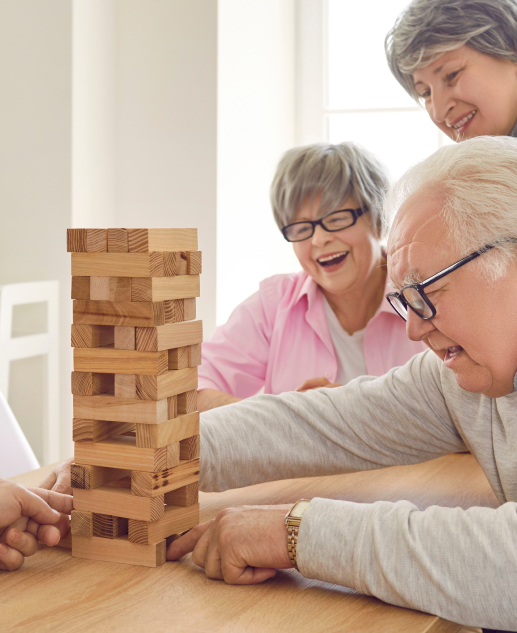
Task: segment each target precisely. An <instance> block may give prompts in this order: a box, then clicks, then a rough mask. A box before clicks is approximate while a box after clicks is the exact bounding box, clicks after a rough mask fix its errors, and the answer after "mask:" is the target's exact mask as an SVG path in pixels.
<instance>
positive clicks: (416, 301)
mask: <svg viewBox="0 0 517 633" xmlns="http://www.w3.org/2000/svg"><path fill="white" fill-rule="evenodd" d="M507 241H508V242H517V238H513V237H510V238H508V240H507ZM495 246H496V244H487V246H483V248H481V249H479V251H476V252H474V253H471V254H470V255H467V256H466V257H464V258H463V259H460V260H459V261H458V262H456V263H455V264H451V266H447V268H444V269H443V270H441V271H440V272H439V273H436V274H435V275H433V276H432V277H429V278H428V279H425V280H424V281H421V282H420V283H418V284H408V285H407V286H404V287H403V288H401V289H400V290H399V292H390V293H389V294H387V295H386V299H387V300H388V301H389V303H390V305H391V307H392V308H393V309H394V310H395V312H396V313H397V314H398V315H399V316H400V317H402V318H403V319H404V321H407V315H408V308H411V310H413V312H414V313H415V314H417V315H418V316H419V317H420V318H421V319H424V321H428V320H429V319H432V318H434V317H435V316H436V308H435V307H434V305H433V304H432V303H431V301H430V300H429V297H428V296H427V295H426V294H425V292H424V288H426V287H427V286H430V285H431V284H433V283H434V282H435V281H438V280H439V279H442V278H443V277H445V276H446V275H448V274H449V273H452V272H454V271H455V270H458V268H461V266H464V265H465V264H468V263H469V262H471V261H472V260H473V259H476V257H479V256H480V255H483V253H486V252H488V251H489V250H490V249H492V248H494V247H495ZM497 246H498V244H497Z"/></svg>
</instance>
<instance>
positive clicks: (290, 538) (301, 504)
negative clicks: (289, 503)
mask: <svg viewBox="0 0 517 633" xmlns="http://www.w3.org/2000/svg"><path fill="white" fill-rule="evenodd" d="M310 502H311V501H310V499H300V500H299V501H297V502H296V503H295V504H294V506H293V507H292V508H291V509H290V510H289V512H288V513H287V514H286V515H285V527H286V528H287V553H288V555H289V560H290V561H291V563H292V564H293V566H294V568H295V569H296V571H300V570H299V569H298V563H297V562H296V545H297V542H298V531H299V529H300V524H301V522H302V516H303V513H304V512H305V510H306V509H307V506H308V505H309V503H310Z"/></svg>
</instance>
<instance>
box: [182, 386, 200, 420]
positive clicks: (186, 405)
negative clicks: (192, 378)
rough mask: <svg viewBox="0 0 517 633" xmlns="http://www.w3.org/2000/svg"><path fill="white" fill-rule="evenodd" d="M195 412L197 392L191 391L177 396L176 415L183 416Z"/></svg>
mask: <svg viewBox="0 0 517 633" xmlns="http://www.w3.org/2000/svg"><path fill="white" fill-rule="evenodd" d="M194 411H197V390H196V389H192V390H191V391H186V392H185V393H180V394H178V415H185V414H187V413H193V412H194Z"/></svg>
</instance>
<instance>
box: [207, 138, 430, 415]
mask: <svg viewBox="0 0 517 633" xmlns="http://www.w3.org/2000/svg"><path fill="white" fill-rule="evenodd" d="M387 185H388V178H387V175H386V171H385V169H384V168H383V167H382V165H381V164H380V163H379V162H378V160H377V159H376V158H375V157H374V156H373V155H372V154H370V153H369V152H367V151H366V150H364V149H362V148H361V147H359V146H357V145H355V144H353V143H341V144H339V145H327V144H317V145H309V146H306V147H299V148H295V149H292V150H290V151H288V152H287V153H286V154H285V155H284V157H283V158H282V160H281V162H280V164H279V166H278V168H277V172H276V175H275V178H274V180H273V184H272V186H271V201H272V206H273V213H274V216H275V220H276V222H277V224H278V227H279V229H280V230H281V232H282V234H283V236H284V238H285V239H286V240H287V241H288V242H290V243H292V245H293V248H294V252H295V254H296V256H297V258H298V260H299V262H300V265H301V267H302V269H303V270H302V271H300V272H299V273H295V274H290V275H275V276H274V277H270V278H269V279H266V280H264V281H263V282H262V283H261V284H260V288H259V290H258V292H256V293H255V294H253V295H252V296H251V297H249V298H248V299H247V300H246V301H244V302H243V303H242V304H240V305H239V306H238V307H237V308H236V309H235V310H234V312H233V313H232V315H231V316H230V318H229V320H228V322H227V323H226V324H225V325H223V326H220V327H219V328H217V330H216V333H215V335H214V337H213V338H212V340H211V341H209V342H206V343H204V344H203V362H202V365H201V367H200V371H199V393H198V405H199V409H200V410H201V411H206V410H207V409H212V408H214V407H218V406H222V405H225V404H229V403H232V402H237V401H238V400H241V399H243V398H248V397H250V396H253V395H255V394H256V393H257V392H258V391H260V390H261V389H264V391H265V393H269V394H279V393H282V392H284V391H294V390H295V389H297V388H298V389H299V390H307V389H311V388H314V387H323V386H326V387H329V386H337V385H341V384H346V383H347V382H349V381H350V380H352V379H354V378H356V377H358V376H362V375H364V374H368V375H371V376H372V375H373V376H381V375H382V374H384V373H386V372H387V371H388V370H390V369H391V368H392V367H395V366H398V365H402V364H404V363H405V362H406V361H407V360H409V359H410V358H411V357H412V356H413V355H414V354H417V353H418V352H421V351H422V350H423V349H425V346H424V344H423V343H415V342H413V341H409V340H408V339H407V338H406V334H405V325H404V323H403V322H402V320H401V319H400V318H397V315H396V314H394V313H393V310H392V309H391V308H390V306H389V305H388V303H387V302H386V300H385V299H384V296H385V294H386V293H387V292H388V291H387V290H386V281H387V280H386V256H385V253H384V251H383V248H382V246H381V240H382V238H383V237H384V236H385V232H386V224H385V223H384V222H383V217H382V215H381V214H382V211H381V209H382V196H383V193H384V190H385V189H386V187H387Z"/></svg>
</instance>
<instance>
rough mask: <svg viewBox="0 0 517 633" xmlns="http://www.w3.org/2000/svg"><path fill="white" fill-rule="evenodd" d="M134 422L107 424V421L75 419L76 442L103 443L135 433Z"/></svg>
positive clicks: (74, 435)
mask: <svg viewBox="0 0 517 633" xmlns="http://www.w3.org/2000/svg"><path fill="white" fill-rule="evenodd" d="M134 430H135V425H134V424H133V422H107V421H105V420H81V419H79V418H74V421H73V440H74V442H101V441H102V440H107V439H108V438H109V437H116V436H117V435H122V434H123V433H127V432H129V431H134Z"/></svg>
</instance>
